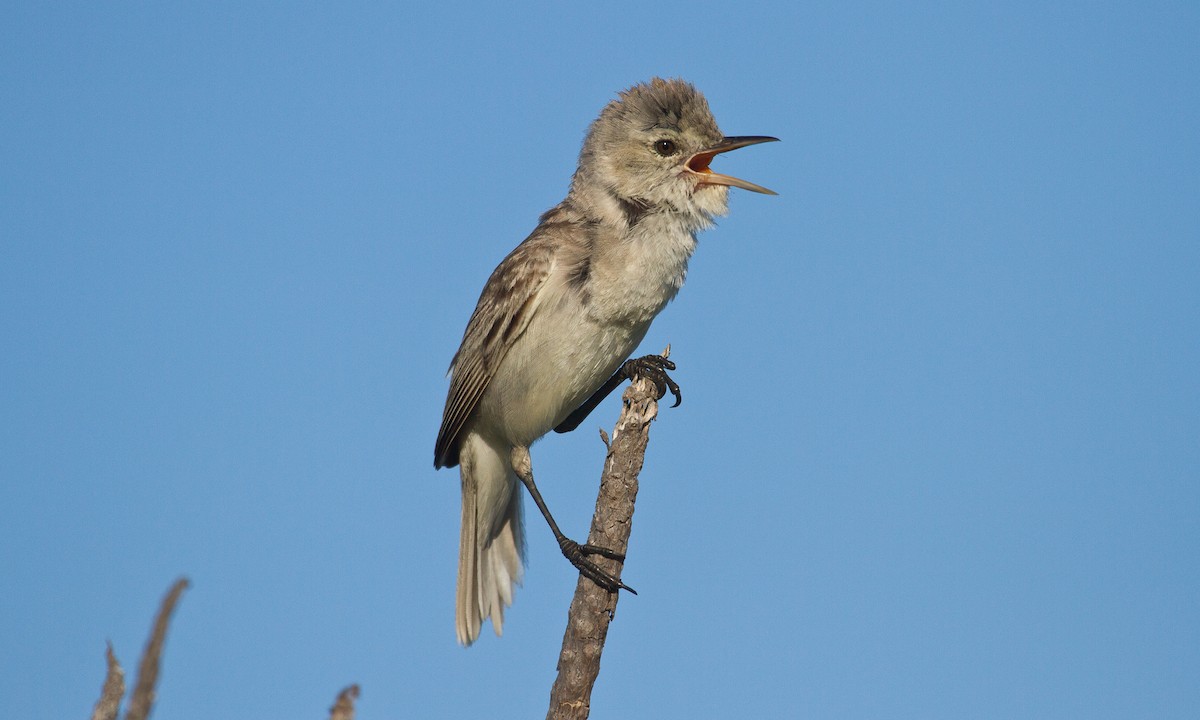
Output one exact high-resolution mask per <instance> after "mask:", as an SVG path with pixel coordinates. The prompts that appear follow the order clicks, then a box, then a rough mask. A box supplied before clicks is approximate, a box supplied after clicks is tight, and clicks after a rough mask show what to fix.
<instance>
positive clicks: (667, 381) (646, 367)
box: [621, 355, 683, 407]
mask: <svg viewBox="0 0 1200 720" xmlns="http://www.w3.org/2000/svg"><path fill="white" fill-rule="evenodd" d="M674 369H675V363H673V362H671V361H670V360H668V359H666V358H665V357H663V356H662V355H644V356H642V357H640V358H632V359H630V360H626V361H625V364H624V365H622V366H621V374H622V375H624V376H625V377H626V378H628V379H630V380H635V379H637V378H646V379H647V380H649V381H650V382H652V383H654V386H655V387H656V388H658V399H659V400H662V399H663V397H664V396H666V394H667V391H668V390H670V391H671V394H672V395H674V396H675V404H674V405H672V406H671V407H678V406H679V403H681V402H683V395H682V394H680V392H679V385H678V384H677V383H676V382H675V381H674V380H672V379H671V376H670V375H667V371H668V370H674Z"/></svg>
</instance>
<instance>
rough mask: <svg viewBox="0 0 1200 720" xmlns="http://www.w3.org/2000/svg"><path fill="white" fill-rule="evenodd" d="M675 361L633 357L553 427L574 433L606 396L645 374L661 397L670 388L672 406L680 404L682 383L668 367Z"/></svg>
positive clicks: (659, 356) (673, 366)
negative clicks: (628, 381) (669, 373)
mask: <svg viewBox="0 0 1200 720" xmlns="http://www.w3.org/2000/svg"><path fill="white" fill-rule="evenodd" d="M674 369H675V363H673V362H671V361H670V360H668V359H666V358H665V357H663V356H662V355H645V356H643V357H640V358H632V359H630V360H626V361H625V362H624V363H623V364H622V365H621V367H620V368H619V369H618V370H617V371H616V372H615V373H613V376H612V377H610V378H609V379H608V380H606V381H605V382H604V384H603V385H601V386H600V389H599V390H597V391H596V392H594V393H592V396H591V397H590V398H588V399H587V401H585V402H584V403H583V404H582V405H580V406H579V407H578V408H576V409H575V410H574V411H573V412H572V413H571V414H570V415H568V416H567V418H566V419H565V420H563V421H562V422H561V423H559V424H558V427H556V428H554V432H558V433H565V432H571V431H572V430H574V429H575V428H577V427H579V423H581V422H583V421H584V419H585V418H586V417H587V416H588V415H590V414H591V413H592V411H593V410H595V409H596V406H597V405H599V404H600V403H601V402H602V401H603V400H604V398H606V397H608V396H609V395H610V394H611V393H612V391H613V390H616V389H617V387H618V386H619V385H620V384H621V383H623V382H625V381H626V380H633V379H634V378H640V377H644V378H647V379H648V380H650V381H651V382H653V383H654V385H655V387H657V388H658V399H659V400H662V399H663V397H664V396H665V395H666V394H667V391H668V390H670V391H671V394H672V395H674V396H675V404H673V405H671V407H678V405H679V403H681V402H683V395H681V394H680V392H679V385H677V384H676V383H675V381H674V380H672V379H671V376H670V375H667V371H668V370H674Z"/></svg>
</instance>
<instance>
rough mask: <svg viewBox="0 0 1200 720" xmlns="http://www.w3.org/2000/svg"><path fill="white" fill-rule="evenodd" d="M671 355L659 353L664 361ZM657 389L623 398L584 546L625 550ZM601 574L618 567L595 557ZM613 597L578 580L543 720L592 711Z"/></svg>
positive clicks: (630, 391)
mask: <svg viewBox="0 0 1200 720" xmlns="http://www.w3.org/2000/svg"><path fill="white" fill-rule="evenodd" d="M669 351H670V348H667V351H665V352H663V356H664V357H665V356H666V355H667V353H668V352H669ZM657 394H658V393H657V389H656V388H655V385H654V383H653V382H652V381H650V380H648V379H644V378H643V379H639V380H637V381H636V382H633V383H632V384H630V386H629V387H628V388H627V389H626V390H625V394H624V395H623V396H622V401H623V408H622V410H621V416H620V417H619V418H618V419H617V425H616V427H615V428H614V429H613V434H612V439H611V441H610V440H609V439H608V438H607V437H606V436H604V433H603V431H601V437H602V438H603V439H604V441H605V445H607V446H608V455H607V457H606V458H605V460H604V473H603V475H602V476H601V478H600V494H599V496H598V497H597V498H596V513H595V515H594V516H593V517H592V529H591V532H590V533H589V534H588V540H587V542H588V544H589V545H596V546H599V547H605V548H609V549H611V550H615V551H616V552H618V553H620V554H622V555H624V554H625V552H626V550H627V549H628V547H629V531H630V528H631V525H632V521H633V505H634V501H635V500H636V499H637V491H638V473H639V472H641V470H642V461H643V459H644V458H645V455H646V444H647V443H648V442H649V441H650V423H651V421H653V420H654V418H655V417H657V415H658V401H657V400H656V396H657ZM593 559H594V561H595V562H596V563H597V564H599V565H600V566H601V567H603V568H605V569H606V570H609V571H612V572H617V571H619V569H620V567H621V563H619V562H617V561H616V560H609V559H607V558H603V557H599V556H594V558H593ZM617 599H618V596H617V594H616V593H609V592H608V591H606V590H604V589H603V588H601V587H600V586H598V585H596V583H594V582H592V581H591V580H589V579H587V578H585V577H583V576H580V578H579V582H578V583H577V584H576V585H575V598H574V599H573V600H572V601H571V610H570V612H569V613H568V615H567V630H566V633H564V635H563V645H562V653H561V654H560V655H559V657H558V678H557V679H555V681H554V687H553V688H551V690H550V710H549V712H548V713H547V714H546V718H547V720H560V719H567V718H570V719H571V720H581V719H582V718H586V717H587V716H588V713H589V712H591V696H592V686H593V685H595V683H596V677H597V676H598V675H599V674H600V654H601V653H602V652H603V651H604V641H605V639H606V638H607V636H608V625H609V623H610V622H611V621H612V618H613V615H614V613H615V612H616V609H617Z"/></svg>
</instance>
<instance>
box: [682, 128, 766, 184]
mask: <svg viewBox="0 0 1200 720" xmlns="http://www.w3.org/2000/svg"><path fill="white" fill-rule="evenodd" d="M765 142H779V138H773V137H768V136H766V135H744V136H740V137H727V138H722V139H721V142H719V143H717V144H716V145H713V146H712V147H710V148H708V149H706V150H701V151H700V152H698V153H696V154H695V155H693V156H692V157H691V158H690V159H689V160H688V161H687V169H688V171H689V172H692V173H695V174H696V175H698V176H699V178H700V184H701V185H728V186H730V187H739V188H742V189H743V190H750V191H752V192H756V193H762V194H764V195H778V194H779V193H777V192H775V191H774V190H768V189H766V188H765V187H763V186H762V185H755V184H754V183H752V182H746V181H745V180H742V179H740V178H735V177H732V176H730V175H721V174H720V173H715V172H713V171H712V170H710V169H709V168H708V164H709V163H711V162H712V159H713V158H714V157H716V156H717V155H720V154H721V153H723V152H729V151H730V150H737V149H738V148H744V147H746V146H747V145H757V144H759V143H765Z"/></svg>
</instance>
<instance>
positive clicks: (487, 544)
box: [455, 433, 525, 645]
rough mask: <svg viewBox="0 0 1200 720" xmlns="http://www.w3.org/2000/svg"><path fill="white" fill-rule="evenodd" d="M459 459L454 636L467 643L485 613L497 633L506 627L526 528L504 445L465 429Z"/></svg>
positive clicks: (476, 633) (476, 632) (517, 483)
mask: <svg viewBox="0 0 1200 720" xmlns="http://www.w3.org/2000/svg"><path fill="white" fill-rule="evenodd" d="M459 465H460V467H459V472H460V474H461V476H462V534H461V535H460V536H459V544H458V594H457V598H456V602H455V628H456V630H457V632H458V641H459V642H460V643H462V644H463V645H470V644H471V643H473V642H475V639H476V638H478V637H479V629H480V627H481V626H482V624H483V621H484V620H485V619H487V618H489V617H490V618H491V619H492V627H493V628H494V629H495V630H496V634H497V635H500V634H501V632H502V631H503V629H504V608H505V607H506V606H508V605H512V601H513V589H514V586H515V585H517V584H519V583H520V582H521V573H522V570H523V565H524V557H525V531H524V528H523V523H522V518H521V481H520V480H519V479H518V478H517V476H516V474H515V473H514V472H513V469H512V461H511V459H510V456H509V451H508V449H507V448H506V447H504V448H497V447H496V446H494V445H492V444H491V443H489V442H488V441H487V440H485V439H484V438H483V437H481V436H479V435H477V434H475V433H468V434H467V436H466V438H465V440H464V442H463V444H462V449H461V454H460V458H459Z"/></svg>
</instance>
